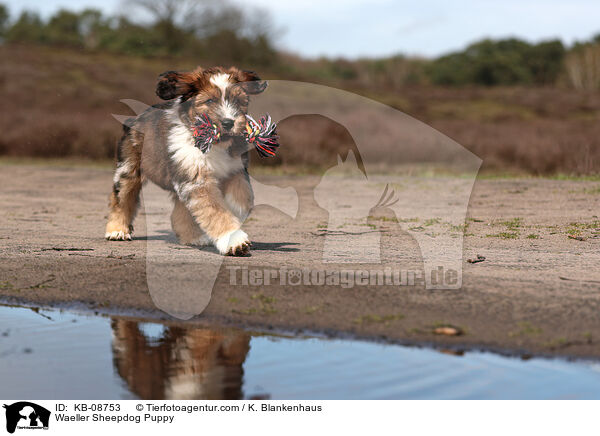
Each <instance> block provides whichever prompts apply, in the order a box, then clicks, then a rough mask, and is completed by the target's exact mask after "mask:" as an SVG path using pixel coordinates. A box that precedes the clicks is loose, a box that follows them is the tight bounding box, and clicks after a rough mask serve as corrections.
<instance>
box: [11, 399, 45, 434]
mask: <svg viewBox="0 0 600 436" xmlns="http://www.w3.org/2000/svg"><path fill="white" fill-rule="evenodd" d="M4 408H5V409H6V431H7V432H9V433H14V432H15V430H16V429H19V430H21V429H25V430H41V429H44V430H47V429H48V421H50V411H49V410H48V409H45V408H43V407H42V406H38V405H37V404H35V403H30V402H28V401H19V402H18V403H13V404H11V405H6V404H5V405H4Z"/></svg>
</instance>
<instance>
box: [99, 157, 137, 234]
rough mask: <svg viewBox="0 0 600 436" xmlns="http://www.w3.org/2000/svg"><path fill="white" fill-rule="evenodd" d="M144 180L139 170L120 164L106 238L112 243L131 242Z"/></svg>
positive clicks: (111, 195) (114, 186) (112, 195)
mask: <svg viewBox="0 0 600 436" xmlns="http://www.w3.org/2000/svg"><path fill="white" fill-rule="evenodd" d="M141 189H142V180H141V177H140V174H139V170H138V169H133V168H130V166H129V165H128V164H127V163H125V164H120V165H119V166H118V167H117V171H116V172H115V178H114V184H113V191H112V193H111V194H110V212H109V214H108V223H107V224H106V232H105V234H104V237H105V238H106V239H108V240H111V241H130V240H131V234H132V233H133V225H132V223H133V218H134V217H135V214H136V212H137V208H138V205H139V201H140V190H141Z"/></svg>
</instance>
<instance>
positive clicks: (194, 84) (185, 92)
mask: <svg viewBox="0 0 600 436" xmlns="http://www.w3.org/2000/svg"><path fill="white" fill-rule="evenodd" d="M198 80H199V75H198V74H197V73H196V72H195V71H194V72H193V73H178V72H177V71H167V72H165V73H162V74H161V75H160V76H158V83H157V84H156V95H158V96H159V97H160V98H162V99H163V100H171V99H173V98H175V97H181V101H186V100H187V99H189V98H190V97H192V96H193V95H194V94H196V93H197V92H198V90H199V81H198Z"/></svg>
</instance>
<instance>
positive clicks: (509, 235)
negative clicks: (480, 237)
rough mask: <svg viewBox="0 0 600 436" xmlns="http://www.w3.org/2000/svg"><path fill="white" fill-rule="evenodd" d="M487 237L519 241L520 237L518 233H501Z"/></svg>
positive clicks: (487, 236)
mask: <svg viewBox="0 0 600 436" xmlns="http://www.w3.org/2000/svg"><path fill="white" fill-rule="evenodd" d="M485 236H486V238H500V239H517V238H518V237H519V234H518V233H516V232H500V233H494V234H489V235H485Z"/></svg>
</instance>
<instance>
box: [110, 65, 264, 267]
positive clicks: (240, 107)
mask: <svg viewBox="0 0 600 436" xmlns="http://www.w3.org/2000/svg"><path fill="white" fill-rule="evenodd" d="M266 87H267V83H266V82H264V81H261V80H260V78H259V77H258V76H257V75H256V73H254V72H250V71H241V70H238V69H237V68H233V67H232V68H229V69H225V68H221V67H215V68H209V69H206V70H204V69H201V68H198V69H196V70H195V71H193V72H185V73H181V72H175V71H169V72H166V73H163V74H161V75H160V77H159V82H158V84H157V87H156V94H157V95H158V96H159V97H160V98H162V99H163V100H169V101H168V102H165V103H161V104H157V105H154V106H152V107H151V108H149V109H148V110H146V111H145V112H143V113H142V114H140V115H139V116H137V117H136V118H130V119H129V120H127V122H126V123H125V126H124V133H123V137H122V138H121V140H120V142H119V144H118V149H117V170H116V172H115V176H114V185H113V192H112V194H111V197H110V213H109V216H108V223H107V225H106V234H105V237H106V238H107V239H109V240H131V234H132V231H133V227H132V222H133V219H134V216H135V213H136V210H137V208H138V203H139V194H140V190H141V187H142V184H143V183H144V182H145V181H146V180H151V181H152V182H154V183H156V184H157V185H158V186H160V187H161V188H163V189H165V190H167V191H170V192H171V193H172V197H173V200H174V203H175V206H174V209H173V213H172V215H171V224H172V226H173V230H174V231H175V233H176V234H177V237H178V238H179V240H180V242H181V243H183V244H193V245H207V244H214V245H215V247H216V248H217V250H219V252H220V253H221V254H229V255H243V254H246V253H247V252H248V249H249V246H250V241H249V240H248V235H247V234H246V233H245V232H244V231H242V230H241V228H240V227H241V225H242V223H243V221H244V220H245V219H246V217H247V216H248V214H249V213H250V210H251V209H252V205H253V201H254V197H253V193H252V188H251V186H250V181H249V177H248V171H247V167H248V154H247V150H248V142H247V141H248V139H247V138H245V137H244V132H245V131H246V129H247V117H246V115H247V112H248V102H249V95H252V94H258V93H261V92H262V91H264V90H265V88H266ZM199 119H204V120H210V123H211V124H210V126H211V127H214V129H215V132H216V131H218V132H219V133H218V136H216V140H215V141H214V143H211V144H210V147H198V146H197V144H196V143H195V141H194V139H195V138H194V132H195V130H194V129H195V126H196V124H195V123H197V120H199ZM250 119H251V118H250ZM269 121H270V120H269Z"/></svg>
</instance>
